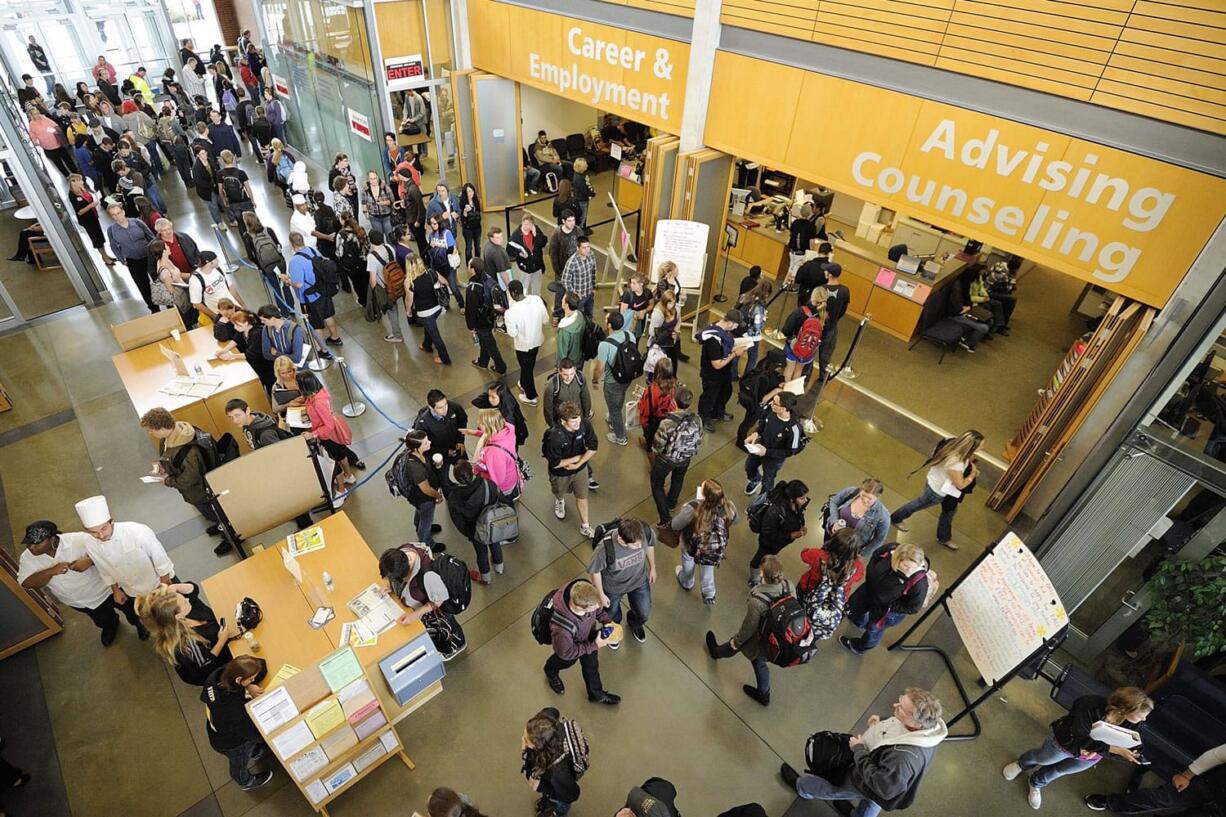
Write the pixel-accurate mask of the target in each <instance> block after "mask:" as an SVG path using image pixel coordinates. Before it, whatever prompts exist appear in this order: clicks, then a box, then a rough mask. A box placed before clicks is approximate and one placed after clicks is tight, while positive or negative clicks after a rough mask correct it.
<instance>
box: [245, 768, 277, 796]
mask: <svg viewBox="0 0 1226 817" xmlns="http://www.w3.org/2000/svg"><path fill="white" fill-rule="evenodd" d="M269 780H272V769H269V770H268V771H266V772H264V773H263V774H257V775H256V776H255V777H253V778H251V782H250V783H248V784H247V785H246V786H240V787H239V788H241V789H242V790H243V791H251V790H252V789H258V788H259V787H260V786H263V785H266V784H267V783H268V781H269Z"/></svg>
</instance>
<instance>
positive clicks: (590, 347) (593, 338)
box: [579, 320, 641, 371]
mask: <svg viewBox="0 0 1226 817" xmlns="http://www.w3.org/2000/svg"><path fill="white" fill-rule="evenodd" d="M605 337H606V336H605V331H604V330H603V329H601V328H600V327H599V326H597V325H596V322H595V321H591V320H589V321H588V322H587V325H586V326H584V327H583V337H581V338H580V339H579V348H580V349H581V350H582V351H583V361H584V362H586V361H589V360H595V359H596V355H598V354H600V343H601V341H603V340H604V339H605ZM640 371H641V370H640Z"/></svg>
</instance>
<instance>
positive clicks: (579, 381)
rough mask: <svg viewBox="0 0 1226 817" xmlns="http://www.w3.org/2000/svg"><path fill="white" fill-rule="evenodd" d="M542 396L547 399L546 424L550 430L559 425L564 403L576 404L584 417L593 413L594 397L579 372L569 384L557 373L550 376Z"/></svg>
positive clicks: (546, 379)
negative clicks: (560, 409)
mask: <svg viewBox="0 0 1226 817" xmlns="http://www.w3.org/2000/svg"><path fill="white" fill-rule="evenodd" d="M576 365H577V364H576ZM542 394H543V395H544V397H545V402H544V408H545V423H546V425H548V426H549V427H550V428H553V427H554V426H555V425H557V422H558V407H559V406H561V405H562V404H563V403H574V404H575V405H577V406H578V407H579V409H580V411H582V412H583V416H584V417H587V416H588V415H589V414H591V413H592V395H591V393H590V392H589V391H588V389H587V381H585V380H584V379H583V375H582V374H581V373H580V372H579V371H577V370H576V372H575V376H574V377H573V378H572V379H571V381H570V382H569V383H567V382H566V381H565V380H563V379H562V375H560V374H558V373H557V372H554V373H553V374H551V375H549V377H547V378H545V388H544V390H543V391H542Z"/></svg>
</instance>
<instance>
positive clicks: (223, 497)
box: [205, 436, 332, 539]
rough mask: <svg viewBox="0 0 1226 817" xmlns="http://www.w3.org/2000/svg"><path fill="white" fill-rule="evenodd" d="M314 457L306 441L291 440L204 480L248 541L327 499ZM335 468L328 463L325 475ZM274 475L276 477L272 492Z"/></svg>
mask: <svg viewBox="0 0 1226 817" xmlns="http://www.w3.org/2000/svg"><path fill="white" fill-rule="evenodd" d="M311 458H312V455H311V451H310V447H309V446H308V445H307V440H306V437H303V436H297V437H291V438H290V439H288V440H282V441H280V442H278V443H274V444H273V445H266V446H264V447H263V448H259V449H256V450H255V451H252V452H251V453H250V454H247V455H246V456H243V457H239V458H238V459H236V460H231V461H230V462H227V463H226V464H225V465H221V466H219V467H217V468H214V469H213V470H212V471H210V472H209V473H208V474H206V475H205V479H206V480H207V481H208V483H209V487H210V488H211V489H212V490H213V493H214V494H216V495H217V502H218V504H219V505H221V509H222V510H223V511H224V512H225V515H226V519H227V520H228V521H229V523H230V526H231V527H232V528H233V529H234V531H235V533H237V534H238V536H239V537H240V538H242V539H250V538H251V537H253V536H256V535H257V534H260V533H263V532H264V531H266V530H269V529H271V528H275V527H276V526H277V525H280V524H282V523H284V522H288V521H290V520H291V519H293V518H294V517H296V516H298V515H300V514H304V513H306V512H307V511H309V510H311V509H312V508H314V507H315V506H317V505H319V504H320V503H322V502H326V501H327V497H326V496H325V495H324V487H323V485H321V484H320V477H319V473H318V472H317V471H316V470H315V466H314V465H313V464H312V462H311ZM328 463H330V461H328ZM326 464H327V463H326ZM331 469H332V466H331V465H330V464H327V471H326V472H325V473H331ZM270 474H276V475H277V477H276V484H275V487H273V488H271V489H270V486H269V482H268V480H269V475H270Z"/></svg>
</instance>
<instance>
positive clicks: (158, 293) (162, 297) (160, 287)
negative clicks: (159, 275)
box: [149, 278, 178, 306]
mask: <svg viewBox="0 0 1226 817" xmlns="http://www.w3.org/2000/svg"><path fill="white" fill-rule="evenodd" d="M149 287H150V290H151V293H150V295H151V297H152V299H153V302H154V303H155V304H157V305H158V306H178V304H176V303H175V295H174V293H173V292H171V291H170V290H169V289H168V288H167V287H166V284H164V283H162V281H161V280H159V279H156V278H155V279H154V280H153V281H151V282H150V285H149Z"/></svg>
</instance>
